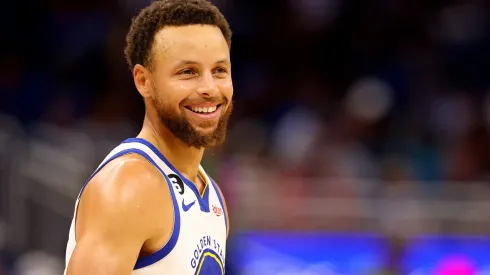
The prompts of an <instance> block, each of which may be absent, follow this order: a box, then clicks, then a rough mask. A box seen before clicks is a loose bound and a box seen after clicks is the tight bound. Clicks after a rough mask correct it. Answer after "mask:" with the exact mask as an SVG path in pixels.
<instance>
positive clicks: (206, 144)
mask: <svg viewBox="0 0 490 275" xmlns="http://www.w3.org/2000/svg"><path fill="white" fill-rule="evenodd" d="M151 100H152V103H153V106H154V107H155V109H156V112H157V115H158V118H159V120H160V122H161V123H162V124H163V125H165V126H166V127H167V128H168V129H169V130H170V132H172V133H173V134H174V136H176V137H177V138H178V139H180V140H182V141H183V142H184V143H186V144H187V145H189V146H192V147H195V148H197V149H200V148H212V147H215V146H218V145H221V144H223V142H224V141H225V139H226V133H227V129H228V120H229V118H230V115H231V113H232V110H233V102H230V103H229V104H227V103H228V102H225V103H223V104H222V105H221V107H220V108H226V110H224V111H222V110H220V112H221V115H220V117H219V120H218V124H217V126H216V129H214V131H213V132H211V133H209V134H201V133H200V132H199V131H198V130H197V129H196V128H194V126H192V124H191V122H190V121H189V119H187V118H186V116H185V113H184V112H181V114H178V113H176V112H175V111H174V110H173V108H171V106H169V105H168V104H165V103H164V102H163V101H162V100H161V99H160V98H158V97H157V98H152V99H151ZM211 124H213V122H207V121H206V122H202V123H201V124H200V126H202V127H206V126H208V127H209V126H211Z"/></svg>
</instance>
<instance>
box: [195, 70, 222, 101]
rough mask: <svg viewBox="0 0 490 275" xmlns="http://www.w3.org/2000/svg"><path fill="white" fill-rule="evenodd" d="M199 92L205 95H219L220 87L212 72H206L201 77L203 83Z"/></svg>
mask: <svg viewBox="0 0 490 275" xmlns="http://www.w3.org/2000/svg"><path fill="white" fill-rule="evenodd" d="M197 92H198V93H199V94H200V95H202V96H205V97H213V96H216V95H218V93H219V89H218V86H217V85H216V82H215V79H214V78H213V75H212V73H210V72H209V73H205V74H203V76H202V77H201V83H200V85H199V87H198V89H197Z"/></svg>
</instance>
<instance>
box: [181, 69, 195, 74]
mask: <svg viewBox="0 0 490 275" xmlns="http://www.w3.org/2000/svg"><path fill="white" fill-rule="evenodd" d="M195 73H196V71H195V70H194V69H191V68H187V69H183V70H181V71H179V72H178V73H177V74H178V75H194V74H195Z"/></svg>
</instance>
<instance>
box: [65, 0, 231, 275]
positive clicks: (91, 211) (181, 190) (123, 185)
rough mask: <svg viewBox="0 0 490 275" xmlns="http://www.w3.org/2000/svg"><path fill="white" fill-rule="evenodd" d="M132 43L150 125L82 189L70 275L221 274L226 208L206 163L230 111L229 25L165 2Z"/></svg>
mask: <svg viewBox="0 0 490 275" xmlns="http://www.w3.org/2000/svg"><path fill="white" fill-rule="evenodd" d="M126 42H127V46H126V49H125V53H126V58H127V61H128V63H129V66H130V68H131V71H132V73H133V78H134V83H135V85H136V88H137V90H138V92H139V93H140V94H141V96H142V97H143V99H144V102H145V106H146V115H145V120H144V123H143V127H142V130H141V132H140V134H139V135H138V137H136V138H130V139H128V140H126V141H124V142H123V143H121V144H120V145H119V146H117V147H116V148H115V149H114V150H113V151H112V152H111V153H110V154H109V155H108V156H107V157H106V158H105V159H104V160H103V162H102V163H101V164H100V166H99V167H98V168H97V169H96V171H95V172H94V173H93V175H92V176H91V177H90V178H89V180H88V181H87V183H86V184H85V185H84V187H83V188H82V191H81V192H80V195H79V197H78V199H77V202H76V206H75V215H74V218H73V221H72V225H71V228H70V234H69V240H68V245H67V253H66V271H65V274H68V275H81V274H91V275H102V274H103V275H116V274H117V275H121V274H122V275H124V274H128V275H129V274H138V275H161V274H166V275H197V274H199V275H223V274H224V262H225V255H226V239H227V235H228V216H227V211H226V206H225V202H224V199H223V197H222V194H221V192H220V190H219V188H218V186H217V185H216V183H215V182H213V180H212V179H211V178H210V177H209V176H208V175H207V174H206V173H205V172H204V170H203V168H202V167H201V165H200V162H201V159H202V157H203V153H204V150H205V149H206V148H209V147H212V146H216V145H219V144H221V143H222V142H223V141H224V139H225V135H226V127H227V122H228V118H229V116H230V113H231V111H232V95H233V85H232V79H231V64H230V43H231V31H230V29H229V25H228V23H227V21H226V20H225V18H224V16H223V15H222V14H221V13H220V12H219V11H218V9H217V8H216V7H215V6H213V5H212V4H210V3H209V2H207V1H205V0H162V1H156V2H153V3H152V4H151V5H150V6H148V7H147V8H145V9H143V10H142V11H141V12H140V14H139V15H138V16H137V17H136V18H135V19H134V20H133V22H132V25H131V27H130V30H129V33H128V35H127V39H126Z"/></svg>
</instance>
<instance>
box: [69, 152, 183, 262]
mask: <svg viewBox="0 0 490 275" xmlns="http://www.w3.org/2000/svg"><path fill="white" fill-rule="evenodd" d="M127 154H138V155H141V156H143V157H144V158H145V159H146V160H147V161H148V162H150V163H151V164H152V165H153V166H154V167H155V168H157V169H158V171H160V173H161V174H162V176H163V177H164V178H165V182H166V183H167V186H168V188H169V191H170V195H171V197H172V208H173V212H174V224H173V228H172V234H171V235H170V238H169V240H168V241H167V243H166V244H165V245H164V246H163V247H162V248H161V249H160V250H158V251H156V252H155V253H153V254H150V255H147V256H144V257H141V258H138V260H137V261H136V264H135V266H134V270H136V269H140V268H144V267H147V266H149V265H152V264H154V263H156V262H158V261H160V260H161V259H163V258H165V257H166V256H167V255H168V254H170V252H171V251H172V250H173V249H174V247H175V245H176V244H177V240H178V239H179V234H180V211H179V206H178V204H177V198H176V196H175V192H174V189H173V186H172V182H171V181H170V179H169V178H168V177H167V175H166V174H165V173H164V172H163V170H162V169H161V168H160V166H158V164H157V163H156V162H155V161H154V160H153V159H152V158H151V157H150V156H149V155H148V154H147V153H146V152H144V151H143V150H140V149H136V148H131V149H126V150H123V151H121V152H119V153H117V154H115V155H114V156H112V157H110V158H109V159H107V160H105V161H104V162H103V163H102V164H101V165H100V166H99V167H98V168H97V170H95V172H94V173H93V174H92V175H91V176H90V177H89V179H88V180H87V181H86V182H85V184H84V185H83V186H82V189H81V190H80V193H79V194H78V198H77V202H76V205H75V218H74V224H73V225H74V228H73V232H74V235H75V241H76V219H77V212H78V206H79V204H80V199H81V196H82V193H83V191H84V189H85V187H86V186H87V184H88V183H89V182H90V181H91V180H92V178H93V177H94V176H95V175H96V174H97V173H98V172H99V171H100V170H101V169H102V168H104V167H105V166H106V165H107V164H108V163H109V162H111V161H113V160H114V159H116V158H118V157H121V156H123V155H127Z"/></svg>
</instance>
